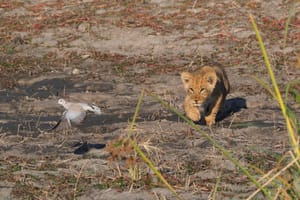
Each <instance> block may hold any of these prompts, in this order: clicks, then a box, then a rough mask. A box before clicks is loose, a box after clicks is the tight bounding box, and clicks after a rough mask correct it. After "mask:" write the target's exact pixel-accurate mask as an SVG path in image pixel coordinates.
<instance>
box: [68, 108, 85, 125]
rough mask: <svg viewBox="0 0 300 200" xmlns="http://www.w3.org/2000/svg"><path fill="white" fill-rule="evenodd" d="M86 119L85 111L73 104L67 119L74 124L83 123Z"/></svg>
mask: <svg viewBox="0 0 300 200" xmlns="http://www.w3.org/2000/svg"><path fill="white" fill-rule="evenodd" d="M85 117H86V112H85V110H84V109H83V108H82V107H81V106H80V105H78V104H71V105H70V106H69V109H68V110H67V111H66V113H65V118H66V119H67V120H69V121H71V122H74V123H77V124H78V123H81V122H82V121H83V120H84V118H85Z"/></svg>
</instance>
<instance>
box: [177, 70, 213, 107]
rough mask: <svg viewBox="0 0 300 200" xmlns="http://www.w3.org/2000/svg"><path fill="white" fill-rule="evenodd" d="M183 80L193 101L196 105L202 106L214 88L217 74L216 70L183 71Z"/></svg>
mask: <svg viewBox="0 0 300 200" xmlns="http://www.w3.org/2000/svg"><path fill="white" fill-rule="evenodd" d="M181 80H182V83H183V86H184V88H185V91H186V94H187V96H188V97H189V99H190V100H191V101H192V102H191V103H192V104H193V105H194V106H201V104H202V103H203V102H204V101H205V100H206V99H207V98H208V97H209V96H210V95H211V93H212V91H213V90H214V87H215V85H216V82H217V76H216V74H215V73H214V72H209V73H195V74H191V73H189V72H182V73H181Z"/></svg>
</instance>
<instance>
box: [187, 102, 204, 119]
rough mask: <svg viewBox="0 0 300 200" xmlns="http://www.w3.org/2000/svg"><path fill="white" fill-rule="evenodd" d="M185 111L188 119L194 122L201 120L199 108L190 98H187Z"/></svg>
mask: <svg viewBox="0 0 300 200" xmlns="http://www.w3.org/2000/svg"><path fill="white" fill-rule="evenodd" d="M184 110H185V113H186V115H187V116H188V118H190V119H191V120H193V121H194V122H197V121H199V120H200V118H201V115H200V111H199V108H198V107H196V106H194V105H193V101H192V100H191V99H190V98H189V97H186V98H185V100H184Z"/></svg>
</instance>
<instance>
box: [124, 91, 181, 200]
mask: <svg viewBox="0 0 300 200" xmlns="http://www.w3.org/2000/svg"><path fill="white" fill-rule="evenodd" d="M143 97H144V90H142V92H141V95H140V97H139V100H138V103H137V106H136V109H135V112H134V115H133V119H132V121H131V123H130V127H129V131H128V140H129V142H130V143H131V145H132V146H133V148H134V149H135V150H136V152H137V153H138V154H139V155H140V157H141V158H142V160H143V161H144V162H145V163H146V164H147V165H148V167H149V168H150V169H151V170H152V171H153V172H154V173H155V175H156V176H157V178H158V179H159V180H160V181H161V182H162V183H163V184H164V185H165V186H166V187H167V188H168V189H169V190H170V191H171V192H172V193H173V194H174V195H175V197H176V198H177V199H179V200H181V198H180V196H179V195H178V194H177V192H176V191H175V189H174V188H173V187H172V186H171V185H170V184H169V183H168V181H167V180H166V179H165V178H164V177H163V175H162V174H161V173H160V172H159V171H158V170H157V169H156V167H155V166H154V164H153V163H152V162H151V160H150V159H148V158H147V156H146V155H145V154H144V153H143V151H142V150H141V149H140V148H139V146H138V145H137V144H136V142H135V141H134V140H132V139H131V135H132V133H133V130H134V125H135V122H136V118H137V116H138V113H139V110H140V107H141V105H142V101H143Z"/></svg>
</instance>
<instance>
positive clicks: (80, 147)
mask: <svg viewBox="0 0 300 200" xmlns="http://www.w3.org/2000/svg"><path fill="white" fill-rule="evenodd" d="M73 147H77V148H76V149H75V150H74V154H76V155H82V154H85V153H87V152H89V151H90V150H91V149H103V148H105V147H106V144H100V143H95V144H92V143H88V142H83V143H80V142H79V143H77V144H75V145H73Z"/></svg>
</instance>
